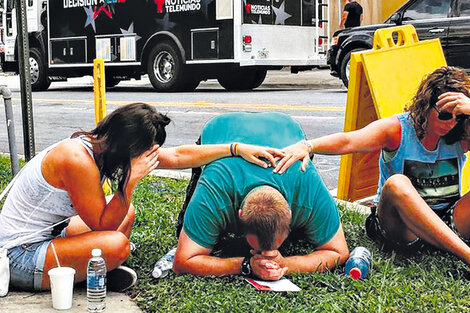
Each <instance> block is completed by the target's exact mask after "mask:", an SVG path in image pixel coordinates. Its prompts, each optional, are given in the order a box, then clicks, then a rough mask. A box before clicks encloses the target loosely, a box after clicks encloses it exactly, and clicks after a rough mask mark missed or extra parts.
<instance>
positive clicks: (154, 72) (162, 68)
mask: <svg viewBox="0 0 470 313" xmlns="http://www.w3.org/2000/svg"><path fill="white" fill-rule="evenodd" d="M147 73H148V75H149V79H150V82H151V83H152V85H153V87H154V88H155V89H156V90H158V91H162V92H168V91H179V90H181V89H182V88H183V87H184V84H185V80H184V79H183V60H182V58H181V56H180V53H179V51H178V50H177V48H175V46H174V45H173V44H171V43H169V42H160V43H158V44H157V45H156V46H155V47H154V48H153V49H152V51H151V52H150V55H149V59H148V62H147Z"/></svg>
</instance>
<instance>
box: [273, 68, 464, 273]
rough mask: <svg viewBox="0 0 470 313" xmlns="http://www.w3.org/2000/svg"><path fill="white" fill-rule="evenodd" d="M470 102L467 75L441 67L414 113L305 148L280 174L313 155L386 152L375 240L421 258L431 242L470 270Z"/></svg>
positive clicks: (422, 89) (372, 226)
mask: <svg viewBox="0 0 470 313" xmlns="http://www.w3.org/2000/svg"><path fill="white" fill-rule="evenodd" d="M469 97H470V78H469V77H468V76H467V74H466V73H465V71H464V70H463V69H459V68H455V67H441V68H438V69H436V70H435V71H434V72H432V73H430V74H429V75H427V76H426V77H425V78H424V79H423V81H422V82H421V84H420V85H419V87H418V90H417V92H416V95H415V96H414V98H413V100H412V103H411V105H410V106H409V108H408V109H407V111H408V112H405V113H402V114H398V115H396V116H393V117H389V118H383V119H380V120H377V121H375V122H372V123H371V124H369V125H367V126H366V127H364V128H362V129H359V130H356V131H352V132H348V133H337V134H333V135H328V136H324V137H321V138H317V139H312V140H309V141H306V142H299V143H297V144H295V145H293V146H290V147H288V148H286V149H285V151H284V152H285V153H286V157H284V158H283V159H282V160H281V161H280V162H279V163H278V166H277V167H276V168H275V170H274V171H276V172H280V173H282V172H283V171H284V170H285V169H286V168H287V167H288V166H290V164H292V163H293V162H295V161H297V160H304V162H307V161H306V160H308V154H309V153H310V152H314V153H319V154H347V153H353V152H370V151H376V150H380V151H381V154H380V159H379V170H380V176H379V183H378V190H377V196H376V198H375V200H374V202H375V204H376V206H377V208H376V209H375V208H372V213H371V215H370V216H369V217H368V218H367V220H366V232H367V234H368V235H369V237H371V238H372V239H374V240H379V241H382V242H383V243H385V245H386V246H387V247H389V248H392V249H396V250H399V251H402V252H414V251H416V250H417V249H419V248H420V247H422V243H423V241H424V242H426V243H428V244H431V245H433V246H435V247H438V248H440V249H443V250H447V251H449V252H451V253H453V254H455V255H456V256H458V257H459V258H460V259H462V260H463V261H464V262H465V263H466V264H467V265H470V247H469V245H468V240H469V239H470V210H469V209H468V208H469V206H470V193H467V194H465V195H464V196H461V186H462V168H463V165H464V162H465V155H464V153H465V152H467V151H468V150H469V142H468V136H467V131H468V130H469V128H468V126H469V125H468V124H469V123H468V119H467V116H468V115H469V114H470V98H469Z"/></svg>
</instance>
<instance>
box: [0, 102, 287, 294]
mask: <svg viewBox="0 0 470 313" xmlns="http://www.w3.org/2000/svg"><path fill="white" fill-rule="evenodd" d="M169 122H170V119H169V118H168V117H167V116H165V115H162V114H160V113H158V112H157V111H156V110H155V109H154V108H153V107H151V106H149V105H147V104H144V103H133V104H130V105H127V106H123V107H120V108H118V109H117V110H115V111H114V112H112V113H111V114H110V115H108V116H107V117H106V118H104V119H103V121H101V122H100V123H99V124H98V125H97V127H96V128H95V129H93V130H92V131H89V132H86V131H81V132H76V133H74V134H73V135H72V137H71V138H70V139H66V140H63V141H61V142H59V143H57V144H55V145H53V146H51V147H49V148H46V149H45V150H44V151H42V152H40V153H39V154H38V155H36V156H35V157H34V158H33V159H32V160H30V161H29V162H28V164H26V165H25V167H24V168H23V169H22V171H21V172H20V173H19V174H18V175H17V177H15V181H14V182H13V183H12V187H11V189H10V192H9V194H8V197H7V198H6V200H5V204H4V206H3V209H2V211H1V213H0V247H7V248H8V256H9V258H10V285H11V286H12V287H15V288H19V289H24V290H44V289H49V288H50V285H49V278H48V276H47V274H45V273H47V271H48V270H49V269H50V268H52V267H55V266H57V264H56V259H55V257H54V249H55V251H56V252H57V256H58V258H59V260H60V265H61V266H71V267H73V268H75V270H76V275H75V281H76V282H79V281H83V280H85V279H86V267H87V262H88V259H89V258H90V257H91V253H90V252H91V249H93V248H100V249H101V250H102V253H103V256H104V258H105V260H106V266H107V269H108V270H113V269H114V270H113V271H111V272H110V273H108V290H116V291H119V290H124V289H126V288H128V287H130V286H132V285H133V284H134V283H135V281H136V275H135V272H134V271H132V270H131V269H129V268H127V267H124V266H120V265H121V263H122V262H124V261H125V260H126V259H127V258H128V256H129V253H130V243H129V239H128V238H129V235H130V233H131V228H132V223H133V221H134V215H135V209H134V207H133V206H132V204H131V196H132V193H133V192H134V189H135V187H136V185H137V183H138V182H139V181H140V180H141V179H142V178H143V177H144V176H146V175H147V174H148V173H150V172H151V171H152V170H154V169H155V168H157V166H158V167H159V168H190V167H198V166H201V165H203V164H207V163H209V162H211V161H214V160H216V159H219V158H223V157H229V156H235V155H237V156H241V157H243V158H244V159H246V160H247V161H250V162H252V163H256V164H258V165H260V166H264V167H266V166H267V165H266V163H265V162H264V161H263V160H260V159H259V158H260V157H263V158H266V159H267V160H269V162H270V164H271V165H273V166H274V165H275V163H274V157H273V155H277V156H279V155H282V153H281V152H280V151H279V150H276V149H270V148H264V147H258V146H252V145H245V144H241V143H234V144H231V145H228V144H220V145H202V146H199V145H185V146H179V147H173V148H160V146H161V145H162V144H163V143H164V142H165V137H166V132H165V126H167V125H168V123H169ZM105 179H110V180H111V181H112V182H113V183H116V184H117V191H116V192H115V193H114V195H113V196H110V197H105V194H104V191H103V187H102V186H103V182H104V180H105ZM51 243H53V244H51Z"/></svg>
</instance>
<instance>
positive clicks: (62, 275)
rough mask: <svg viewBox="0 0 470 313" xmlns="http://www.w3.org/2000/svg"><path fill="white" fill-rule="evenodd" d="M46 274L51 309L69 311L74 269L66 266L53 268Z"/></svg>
mask: <svg viewBox="0 0 470 313" xmlns="http://www.w3.org/2000/svg"><path fill="white" fill-rule="evenodd" d="M47 273H48V274H49V278H50V281H51V293H52V307H53V308H54V309H56V310H68V309H70V308H71V307H72V298H73V278H74V276H75V269H74V268H72V267H67V266H62V267H54V268H51V269H50V270H49V271H48V272H47Z"/></svg>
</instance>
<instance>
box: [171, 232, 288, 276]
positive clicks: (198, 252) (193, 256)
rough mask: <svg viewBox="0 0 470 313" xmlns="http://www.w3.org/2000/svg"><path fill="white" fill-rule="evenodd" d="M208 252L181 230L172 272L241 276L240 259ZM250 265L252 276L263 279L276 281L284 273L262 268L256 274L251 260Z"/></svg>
mask: <svg viewBox="0 0 470 313" xmlns="http://www.w3.org/2000/svg"><path fill="white" fill-rule="evenodd" d="M210 252H211V249H207V248H204V247H202V246H200V245H198V244H197V243H196V242H194V241H193V240H192V239H191V238H189V237H188V235H187V234H186V233H185V231H184V229H183V230H182V231H181V234H180V238H179V241H178V248H177V250H176V255H175V260H174V263H173V272H175V274H176V275H181V274H185V273H188V274H193V275H199V276H207V275H217V276H223V275H238V274H241V273H240V272H241V270H240V268H241V264H242V261H243V258H242V257H236V258H219V257H215V256H210V255H209V254H210ZM250 263H251V265H252V267H253V271H254V274H255V275H257V276H259V277H261V278H263V279H269V280H277V279H280V278H281V277H282V276H283V275H284V273H285V269H283V268H279V267H278V266H275V267H272V268H262V269H259V271H258V272H257V269H256V268H255V267H254V264H253V259H252V260H251V262H250Z"/></svg>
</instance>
